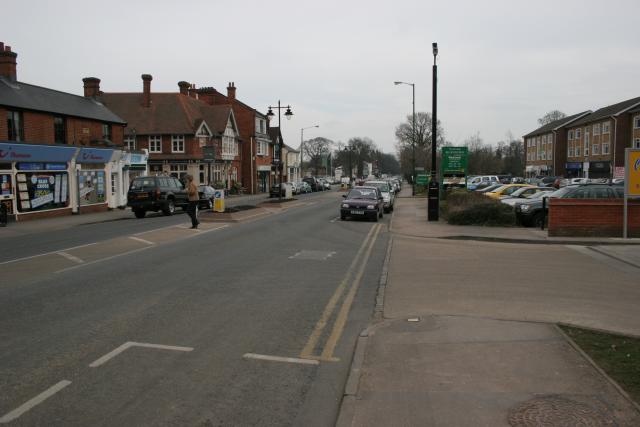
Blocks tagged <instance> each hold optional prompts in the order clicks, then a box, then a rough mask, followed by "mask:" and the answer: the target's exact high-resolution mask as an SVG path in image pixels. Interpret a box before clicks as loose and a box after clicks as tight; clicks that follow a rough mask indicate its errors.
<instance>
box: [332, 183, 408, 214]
mask: <svg viewBox="0 0 640 427" xmlns="http://www.w3.org/2000/svg"><path fill="white" fill-rule="evenodd" d="M358 184H359V185H356V186H354V187H353V188H352V189H350V190H349V192H348V193H347V194H344V195H343V196H342V197H343V198H344V200H343V201H342V203H341V204H340V219H341V220H342V221H344V220H346V219H347V218H365V219H369V220H372V221H378V219H379V218H382V217H383V215H384V214H385V213H390V212H393V207H394V204H395V198H396V194H397V193H398V192H400V190H401V188H402V181H401V180H400V179H399V178H389V179H379V180H369V181H361V182H358Z"/></svg>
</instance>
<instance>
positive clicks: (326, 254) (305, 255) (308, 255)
mask: <svg viewBox="0 0 640 427" xmlns="http://www.w3.org/2000/svg"><path fill="white" fill-rule="evenodd" d="M335 254H336V253H335V252H330V251H305V250H303V251H300V252H297V253H296V254H295V255H292V256H290V257H289V259H308V260H313V261H325V260H327V259H328V258H331V257H332V256H334V255H335Z"/></svg>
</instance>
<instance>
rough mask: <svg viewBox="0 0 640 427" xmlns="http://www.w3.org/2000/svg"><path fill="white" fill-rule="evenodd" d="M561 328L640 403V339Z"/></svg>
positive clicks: (573, 328)
mask: <svg viewBox="0 0 640 427" xmlns="http://www.w3.org/2000/svg"><path fill="white" fill-rule="evenodd" d="M560 328H561V329H562V330H563V331H564V332H565V333H566V334H567V335H568V336H569V337H571V339H572V340H573V341H574V342H575V343H576V344H577V345H578V346H579V347H580V348H581V349H582V350H583V351H584V352H585V353H587V354H588V355H589V357H591V359H593V361H594V362H595V363H597V364H598V366H600V368H602V370H603V371H605V372H606V373H607V375H609V376H610V377H611V378H613V379H614V380H615V381H616V382H617V383H618V384H619V385H620V387H622V388H623V389H624V390H625V391H626V392H627V393H628V394H629V396H631V398H632V399H633V400H635V401H636V403H639V402H640V338H632V337H627V336H624V335H616V334H609V333H606V332H597V331H590V330H587V329H581V328H575V327H572V326H564V325H561V326H560Z"/></svg>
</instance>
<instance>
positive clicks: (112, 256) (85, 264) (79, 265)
mask: <svg viewBox="0 0 640 427" xmlns="http://www.w3.org/2000/svg"><path fill="white" fill-rule="evenodd" d="M149 248H151V246H145V247H144V248H138V249H134V250H132V251H129V252H122V253H119V254H115V255H111V256H108V257H106V258H101V259H96V260H94V261H89V262H85V263H83V264H78V265H74V266H72V267H67V268H63V269H62V270H58V271H54V274H58V273H64V272H65V271H69V270H75V269H76V268H80V267H84V266H87V265H92V264H96V263H98V262H102V261H108V260H110V259H114V258H118V257H121V256H124V255H131V254H134V253H136V252H141V251H144V250H147V249H149Z"/></svg>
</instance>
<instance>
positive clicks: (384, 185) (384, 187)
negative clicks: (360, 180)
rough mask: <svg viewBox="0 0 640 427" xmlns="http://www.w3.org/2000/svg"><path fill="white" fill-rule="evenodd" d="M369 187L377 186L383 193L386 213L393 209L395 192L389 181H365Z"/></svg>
mask: <svg viewBox="0 0 640 427" xmlns="http://www.w3.org/2000/svg"><path fill="white" fill-rule="evenodd" d="M364 185H366V186H367V187H376V188H377V189H378V190H380V193H382V202H383V208H384V212H385V213H389V212H391V211H393V205H394V203H395V198H396V195H395V192H394V191H393V189H392V188H391V186H390V185H389V183H388V182H387V181H367V182H365V183H364Z"/></svg>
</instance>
